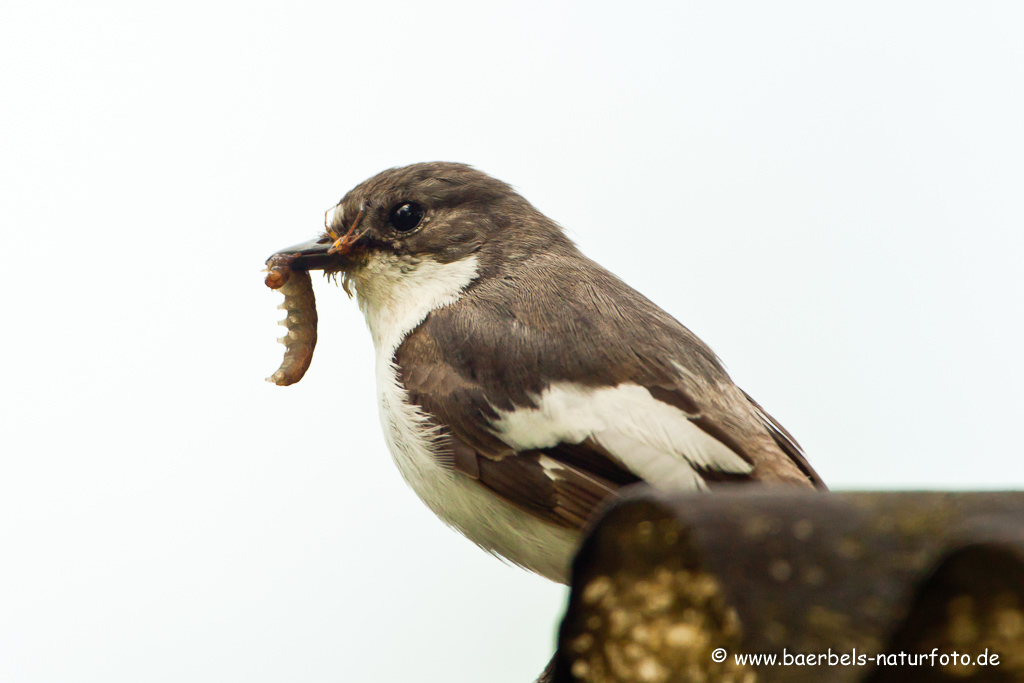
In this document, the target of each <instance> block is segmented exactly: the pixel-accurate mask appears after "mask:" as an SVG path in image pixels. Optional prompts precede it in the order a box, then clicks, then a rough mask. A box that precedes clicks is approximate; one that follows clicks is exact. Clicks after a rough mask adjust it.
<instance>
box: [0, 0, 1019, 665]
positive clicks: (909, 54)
mask: <svg viewBox="0 0 1024 683" xmlns="http://www.w3.org/2000/svg"><path fill="white" fill-rule="evenodd" d="M680 4H681V3H674V2H673V3H669V2H665V3H638V2H633V3H625V4H621V3H616V4H614V5H598V4H595V3H592V2H591V3H574V4H568V3H564V4H558V5H557V6H556V5H555V3H522V2H517V3H514V4H506V5H497V4H494V5H492V4H487V3H470V2H467V3H413V2H410V3H373V2H329V3H302V4H298V5H296V4H291V5H290V6H289V7H287V8H286V7H284V6H272V5H268V4H262V3H252V2H247V3H240V2H236V3H232V2H208V1H204V2H179V3H169V4H168V3H164V4H158V3H136V2H90V3H77V2H58V3H53V2H49V3H47V2H38V1H32V2H21V1H17V0H6V2H5V3H4V5H3V9H2V10H0V79H2V80H0V89H2V93H3V94H2V104H0V130H2V135H3V145H2V147H3V149H2V151H0V182H2V188H3V189H2V192H0V217H2V222H3V230H2V234H0V241H2V243H0V253H2V255H3V259H4V270H5V277H4V280H5V281H6V283H7V292H8V295H7V302H8V305H7V310H6V315H5V316H4V319H3V323H2V328H0V329H2V336H0V338H2V339H3V341H2V342H0V344H2V345H3V356H4V359H5V364H6V368H5V370H4V373H3V375H4V378H3V383H2V387H3V389H2V396H0V411H2V413H0V414H2V418H0V419H2V421H3V428H2V429H3V455H2V459H0V468H2V471H0V680H3V681H11V682H17V683H22V682H25V683H28V682H33V683H35V682H46V683H51V682H52V683H58V682H60V683H68V682H72V683H79V682H85V681H97V682H99V681H102V682H103V683H119V682H122V681H123V682H129V681H130V682H132V683H135V682H137V681H147V682H150V681H160V682H163V681H167V682H170V681H175V682H176V681H183V680H189V681H211V682H217V683H220V682H226V681H240V682H241V681H245V682H262V681H268V682H269V681H275V682H277V681H303V682H306V681H309V682H318V681H346V682H347V681H408V680H416V681H445V682H450V681H478V680H489V681H498V682H504V681H509V682H516V683H525V682H526V681H530V680H532V676H535V675H536V674H537V673H538V672H539V671H540V669H541V668H542V667H543V665H544V664H545V662H546V661H547V659H548V657H549V656H550V654H551V650H552V646H553V642H554V632H555V626H556V623H557V619H558V615H559V613H560V610H561V608H562V605H563V600H564V593H563V591H562V589H560V588H559V587H556V586H553V585H550V584H548V583H547V582H545V581H544V580H542V579H539V578H536V577H533V576H531V575H528V574H526V573H525V572H522V571H520V570H518V569H514V568H509V567H506V566H504V565H503V564H501V563H500V562H497V561H496V560H494V559H492V558H489V557H487V556H486V555H485V554H484V553H482V552H480V551H479V550H477V549H476V548H475V547H473V546H472V545H471V544H470V543H469V542H468V541H465V540H464V539H462V538H461V537H460V536H458V535H457V534H455V533H454V532H451V531H449V530H447V529H446V528H445V527H444V526H443V525H442V524H441V523H440V522H438V521H437V520H436V519H435V518H434V517H433V515H432V514H431V513H430V512H429V511H427V509H426V508H425V507H423V506H422V505H421V504H420V503H419V502H418V501H417V500H416V498H415V496H414V495H413V494H412V492H411V491H410V490H409V489H408V488H407V487H406V486H405V484H404V483H403V482H402V480H401V478H400V476H399V474H398V471H397V470H396V469H395V468H394V466H393V464H392V463H391V461H390V457H389V456H388V454H387V452H386V450H385V446H384V442H383V439H382V436H381V432H380V428H379V425H378V421H377V412H376V407H375V399H374V386H373V373H372V362H373V354H372V347H371V343H370V338H369V334H368V333H367V332H366V330H365V327H364V323H363V320H362V317H361V316H360V314H359V313H358V311H357V309H356V306H355V304H354V302H351V301H349V300H348V299H347V298H346V297H345V296H344V294H343V293H342V292H341V291H340V290H339V289H337V288H336V287H335V286H334V285H333V284H330V283H328V282H325V281H322V280H320V279H319V278H317V279H316V288H317V294H318V298H319V311H320V316H321V325H320V345H319V346H318V348H317V353H316V357H315V358H314V361H313V365H312V367H311V369H310V371H309V373H308V374H307V376H306V378H305V379H304V380H303V381H302V383H301V384H299V385H296V386H294V387H291V388H279V387H275V386H272V385H270V384H267V383H266V382H264V381H263V378H264V377H266V376H267V375H269V374H270V373H271V372H272V371H273V370H274V369H275V368H276V367H277V365H278V363H279V361H280V358H281V353H282V347H281V346H279V345H278V344H276V343H275V342H274V339H275V338H276V337H277V336H279V335H280V333H281V328H278V327H277V326H276V324H275V322H276V320H277V319H278V318H279V317H280V315H281V312H280V311H278V310H277V309H276V308H275V307H276V305H277V304H278V303H279V301H280V298H281V297H280V295H279V294H276V293H273V292H270V291H269V290H267V289H266V288H265V287H264V286H263V282H262V280H263V275H262V274H261V273H260V270H261V268H262V263H263V261H264V259H265V258H266V257H267V256H268V255H270V254H271V253H273V252H274V251H276V250H277V249H279V248H282V247H285V246H288V245H291V244H294V243H296V242H300V241H303V240H306V239H308V238H310V237H313V236H315V235H316V234H317V233H318V231H319V230H321V229H322V227H323V214H324V211H325V210H326V209H327V208H329V207H330V206H331V205H332V204H334V203H335V202H336V201H337V200H338V199H339V198H340V197H341V196H342V195H343V194H344V193H345V191H347V190H348V189H349V188H350V187H352V186H353V185H355V184H356V183H358V182H359V181H361V180H363V179H364V178H366V177H368V176H370V175H372V174H374V173H376V172H378V171H380V170H382V169H384V168H387V167H390V166H394V165H400V164H406V163H411V162H416V161H426V160H436V159H443V160H455V161H465V162H469V163H472V164H474V165H476V166H477V167H479V168H481V169H483V170H485V171H487V172H489V173H491V174H493V175H495V176H497V177H499V178H501V179H503V180H506V181H508V182H510V183H512V184H513V185H515V186H516V187H517V188H519V189H520V191H521V192H522V193H523V194H524V195H525V196H526V197H528V198H529V199H530V200H531V201H533V202H534V203H535V204H536V205H537V206H538V207H539V208H540V209H541V210H542V211H544V212H545V213H547V214H548V215H549V216H551V217H552V218H554V219H555V220H557V221H559V222H560V223H561V224H562V225H564V226H566V228H567V229H568V230H569V231H570V232H571V234H572V235H573V237H574V238H575V239H576V240H577V241H578V242H579V244H580V245H581V246H582V248H583V249H584V251H585V252H586V253H588V254H589V255H590V256H592V257H594V258H595V259H597V260H598V261H599V262H601V263H603V264H604V265H606V266H608V267H609V268H610V269H611V270H612V271H614V272H616V273H617V274H619V275H620V276H622V277H623V278H624V279H625V280H626V281H627V282H629V283H631V284H632V285H633V286H635V287H636V288H638V289H639V290H640V291H642V292H644V293H645V294H647V295H648V296H650V297H651V298H652V299H654V300H655V301H656V302H658V303H659V304H660V305H661V306H663V307H664V308H665V309H666V310H668V311H669V312H670V313H672V314H673V315H675V316H676V317H677V318H679V319H680V320H681V321H683V322H684V323H685V324H686V325H687V326H689V327H690V328H691V329H693V330H694V331H695V332H696V333H697V334H699V335H700V336H701V337H703V338H704V339H705V340H706V341H707V342H708V343H709V344H711V346H712V347H713V348H714V349H715V350H716V351H717V352H718V353H719V355H720V356H721V357H722V358H723V359H724V360H725V362H726V364H727V365H728V367H729V369H730V371H731V372H732V374H733V377H734V379H736V381H737V382H738V383H739V384H740V385H741V386H743V387H744V388H746V389H747V390H748V391H749V392H750V393H751V394H753V395H754V396H755V397H756V398H757V399H758V400H759V401H760V402H761V403H762V404H763V405H764V406H765V407H766V408H767V409H768V410H769V411H770V412H772V413H773V414H775V415H776V417H778V418H779V419H780V420H781V421H782V422H783V424H785V425H786V426H787V427H788V428H789V429H790V430H791V431H793V432H794V434H796V435H797V437H798V438H799V439H800V440H801V442H802V443H803V445H804V446H805V447H806V449H807V451H808V453H809V455H810V459H811V461H812V463H813V464H814V465H815V467H816V468H817V469H818V471H819V472H820V473H821V474H822V476H823V477H824V478H825V479H826V481H828V482H829V483H830V484H831V485H832V487H833V488H851V487H858V488H860V487H867V488H917V487H929V488H932V487H938V488H946V487H952V488H1020V487H1022V486H1024V460H1022V457H1024V453H1022V448H1021V445H1020V426H1019V425H1020V423H1021V414H1022V410H1024V398H1022V396H1024V391H1022V387H1021V382H1022V379H1024V361H1022V357H1021V352H1020V348H1021V346H1022V336H1024V335H1022V333H1024V324H1022V310H1024V306H1022V304H1024V276H1022V270H1024V268H1022V263H1021V261H1022V255H1024V40H1022V39H1021V36H1022V35H1024V8H1022V6H1021V5H1020V4H1019V3H1012V2H1006V3H998V2H986V3H941V2H919V3H893V2H884V3H874V4H866V3H861V2H858V3H849V4H847V5H846V6H845V8H842V7H839V6H837V5H836V4H835V3H818V2H807V3H788V4H785V3H723V2H715V3H710V2H708V3H701V4H698V5H694V4H686V5H684V6H679V5H680Z"/></svg>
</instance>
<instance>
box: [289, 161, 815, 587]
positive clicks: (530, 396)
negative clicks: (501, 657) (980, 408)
mask: <svg viewBox="0 0 1024 683" xmlns="http://www.w3.org/2000/svg"><path fill="white" fill-rule="evenodd" d="M277 255H286V256H287V257H288V258H289V259H291V263H292V264H293V267H295V268H305V269H310V270H323V271H325V272H326V273H327V274H328V275H331V276H335V277H336V278H340V279H341V284H342V287H343V288H344V291H345V292H346V293H348V294H349V295H350V296H352V295H353V294H354V296H355V298H356V300H357V302H358V305H359V308H360V309H361V311H362V313H363V315H364V316H365V319H366V323H367V326H368V327H369V331H370V334H371V336H372V338H373V345H374V349H375V355H376V362H375V374H376V385H377V387H376V390H377V405H378V410H379V415H380V421H381V424H382V426H383V430H384V437H385V441H386V443H387V446H388V449H389V450H390V453H391V455H392V457H393V459H394V461H395V463H396V464H397V466H398V469H399V471H400V472H401V474H402V476H403V477H404V479H405V481H406V482H407V483H408V484H409V485H410V486H411V488H412V489H413V490H414V491H415V493H416V494H417V495H418V496H419V498H420V499H421V500H422V501H423V502H424V503H425V504H426V506H427V507H428V508H430V509H431V510H432V511H433V512H434V513H435V514H436V515H437V516H438V517H440V518H441V519H442V520H443V521H444V522H445V523H446V524H448V525H449V526H451V527H453V528H455V529H456V530H458V531H459V532H461V533H462V534H463V535H465V536H466V537H467V538H469V539H470V540H471V541H473V542H474V543H476V544H477V545H478V546H480V547H481V548H483V549H484V550H486V551H488V552H490V553H492V554H494V555H497V556H499V557H501V558H504V559H505V560H507V561H509V562H512V563H514V564H516V565H519V566H521V567H524V568H526V569H528V570H531V571H533V572H536V573H537V574H539V575H541V576H544V577H546V578H548V579H551V580H552V581H556V582H560V583H566V582H567V581H568V577H569V571H570V565H571V561H572V557H573V554H574V551H575V549H576V546H577V544H578V543H579V541H580V537H581V533H582V530H583V529H584V527H585V525H586V524H587V522H588V521H589V520H590V518H591V516H592V515H593V514H594V512H595V511H596V510H597V509H598V508H599V507H600V506H602V504H604V503H605V502H606V501H607V500H608V499H609V498H613V497H615V496H616V495H618V492H619V491H620V490H621V489H622V488H623V487H626V486H629V485H631V484H637V483H641V482H643V483H646V484H648V485H650V486H652V487H654V488H655V489H658V490H663V491H673V492H675V491H709V492H712V493H713V492H714V491H715V490H720V489H721V488H723V487H726V486H731V485H737V484H742V483H760V484H779V485H789V486H796V487H803V488H807V489H815V488H817V489H824V488H825V485H824V483H823V482H822V480H821V478H820V477H819V476H818V474H817V473H816V472H815V471H814V469H812V467H811V466H810V464H809V463H808V461H807V458H806V456H805V454H804V452H803V451H802V450H801V448H800V446H799V445H798V444H797V442H796V440H795V439H794V438H793V437H792V435H790V433H789V432H787V431H786V429H785V428H783V427H782V426H781V425H780V424H779V423H778V422H777V421H776V420H775V419H774V418H772V417H771V416H770V415H769V414H768V413H767V412H766V411H765V410H764V409H763V408H762V407H761V406H760V405H758V403H757V402H756V401H754V399H753V398H751V397H750V396H749V395H748V394H746V393H745V392H744V391H743V390H742V389H740V388H739V387H737V386H736V385H735V384H734V383H733V381H732V380H731V378H730V377H729V375H728V373H727V372H726V370H725V369H724V366H723V364H722V362H721V361H720V360H719V359H718V357H717V356H716V355H715V354H714V352H712V351H711V349H710V348H709V347H708V346H707V345H706V344H705V343H704V342H702V341H701V340H700V339H699V338H698V337H697V336H696V335H695V334H693V333H692V332H691V331H690V330H689V329H687V328H686V327H684V326H683V325H682V324H681V323H679V322H678V321H677V320H676V319H675V318H673V317H672V316H671V315H669V314H668V313H666V312H665V311H664V310H662V309H661V308H659V307H658V306H657V305H655V304H654V303H652V302H651V301H650V300H649V299H647V298H646V297H644V296H643V295H642V294H640V293H639V292H637V291H636V290H634V289H633V288H632V287H630V286H629V285H627V284H626V283H625V282H624V281H622V280H621V279H620V278H618V277H616V276H615V275H613V274H612V273H611V272H609V271H608V270H606V269H605V268H603V267H602V266H600V265H599V264H597V263H596V262H594V261H592V260H591V259H589V258H587V257H586V256H585V255H584V254H583V253H582V252H581V251H580V250H579V249H578V248H577V246H576V245H575V244H574V243H573V241H572V240H571V239H570V238H569V237H568V236H567V235H566V233H565V232H564V230H563V229H562V228H561V227H560V226H559V225H558V224H557V223H556V222H555V221H553V220H551V219H550V218H548V217H547V216H545V215H544V214H543V213H541V212H540V211H539V210H538V209H536V208H535V207H534V206H533V205H532V204H530V202H529V201H527V200H526V199H525V198H524V197H523V196H521V195H520V194H519V193H518V192H516V191H515V190H514V189H513V188H512V187H511V186H510V185H508V184H506V183H505V182H502V181H500V180H498V179H496V178H493V177H491V176H490V175H488V174H486V173H484V172H482V171H479V170H477V169H476V168H474V167H472V166H469V165H466V164H461V163H454V162H428V163H417V164H412V165H409V166H404V167H398V168H392V169H389V170H386V171H383V172H381V173H379V174H377V175H375V176H373V177H371V178H369V179H368V180H366V181H364V182H362V183H360V184H359V185H357V186H356V187H355V188H353V189H352V190H350V191H349V192H348V193H347V194H345V196H344V197H343V198H342V199H341V201H340V202H338V204H337V205H336V206H335V207H333V208H332V209H331V210H329V211H328V213H327V216H326V218H325V232H324V233H323V234H320V235H318V236H317V237H316V238H314V239H312V240H310V241H309V242H305V243H303V244H299V245H296V246H295V247H290V248H288V249H286V250H282V251H281V252H278V254H277Z"/></svg>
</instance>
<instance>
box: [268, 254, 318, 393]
mask: <svg viewBox="0 0 1024 683" xmlns="http://www.w3.org/2000/svg"><path fill="white" fill-rule="evenodd" d="M294 260H295V255H294V254H278V255H275V256H271V257H270V259H269V260H268V261H267V271H268V272H267V278H266V284H267V287H270V288H271V289H277V290H280V292H281V293H282V294H284V302H283V303H282V304H281V305H280V306H278V308H280V309H283V310H284V311H286V312H287V315H286V316H285V318H284V319H283V320H281V321H280V322H279V323H278V324H279V325H283V326H284V327H285V329H286V330H288V332H287V333H286V334H285V335H284V336H283V337H281V338H280V339H278V341H279V342H281V343H282V344H284V360H282V361H281V367H279V368H278V369H277V371H276V372H274V374H273V375H271V376H270V377H268V378H267V381H268V382H273V383H274V384H276V385H278V386H282V387H286V386H288V385H289V384H295V383H296V382H298V381H299V380H300V379H302V376H303V375H305V374H306V370H308V369H309V363H310V361H312V360H313V349H314V348H315V347H316V323H317V316H316V297H314V296H313V283H312V281H311V280H310V278H309V271H306V270H292V262H293V261H294Z"/></svg>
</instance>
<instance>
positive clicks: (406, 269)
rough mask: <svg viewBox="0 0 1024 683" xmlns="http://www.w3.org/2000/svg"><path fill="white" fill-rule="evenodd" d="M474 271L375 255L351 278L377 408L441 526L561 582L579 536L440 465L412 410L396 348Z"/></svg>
mask: <svg viewBox="0 0 1024 683" xmlns="http://www.w3.org/2000/svg"><path fill="white" fill-rule="evenodd" d="M477 271H478V262H477V258H476V257H475V256H470V257H468V258H466V259H463V260H461V261H455V262H452V263H447V264H441V263H438V262H436V261H433V260H430V259H411V258H402V257H397V256H379V257H377V258H376V259H375V260H373V261H371V263H370V264H369V265H367V266H366V267H365V268H363V269H361V270H359V271H357V272H354V273H352V275H351V281H352V284H353V285H354V286H355V288H356V293H357V297H358V300H359V307H360V309H361V310H362V311H363V315H364V316H365V317H366V323H367V325H368V326H369V328H370V334H371V335H372V336H373V343H374V347H375V350H376V355H377V366H376V369H377V405H378V409H379V411H380V420H381V425H382V426H383V428H384V439H385V441H386V442H387V445H388V449H389V450H390V451H391V455H392V457H393V458H394V460H395V463H396V464H397V465H398V469H399V471H401V473H402V476H403V477H404V478H405V480H406V482H408V484H409V485H410V486H411V487H412V489H413V490H414V491H415V492H416V494H417V495H418V496H419V497H420V499H421V500H422V501H423V502H424V503H425V504H426V505H427V507H429V508H430V509H431V510H433V511H434V513H435V514H437V516H438V517H440V518H441V519H442V520H443V521H444V522H445V523H447V524H449V525H450V526H452V527H454V528H456V529H458V530H459V531H460V532H462V533H463V534H465V536H466V537H467V538H469V539H470V540H471V541H473V542H474V543H476V544H477V545H479V546H480V547H482V548H483V549H485V550H487V551H488V552H491V553H495V554H497V555H500V556H502V557H505V558H507V559H509V560H511V561H512V562H514V563H516V564H518V565H520V566H523V567H526V568H527V569H531V570H533V571H535V572H537V573H538V574H541V575H542V576H546V577H547V578H549V579H551V580H553V581H559V582H563V583H564V582H565V580H566V576H567V572H568V569H569V563H570V561H571V557H572V553H573V551H574V550H575V545H576V541H577V533H576V532H574V531H572V530H569V529H565V528H562V527H557V526H554V525H552V524H548V523H546V522H543V521H541V520H539V519H537V518H536V517H533V516H532V515H529V514H527V513H525V512H523V511H521V510H519V509H518V508H516V507H514V506H512V505H510V504H509V503H507V502H505V501H504V500H503V499H501V498H499V497H498V496H496V495H494V494H493V493H491V492H490V491H488V490H487V489H485V488H484V487H483V486H481V485H480V484H478V483H477V482H475V481H473V480H472V479H470V478H469V477H466V476H464V475H461V474H458V473H456V472H455V471H454V470H452V469H450V468H446V467H444V466H442V465H441V464H440V461H439V460H438V459H437V457H436V456H435V453H436V450H437V443H438V433H437V428H436V426H435V425H432V424H431V422H430V420H429V418H428V417H427V416H426V415H424V414H423V412H422V411H421V410H420V409H419V407H418V406H414V405H411V404H410V403H409V400H408V395H407V393H406V391H405V388H404V387H403V386H402V384H401V382H400V381H399V379H398V371H397V368H396V367H395V364H394V354H395V350H396V349H397V348H398V346H399V345H400V344H401V343H402V340H404V339H405V337H406V335H408V334H409V332H411V331H412V330H414V329H415V328H416V327H417V326H418V325H419V324H420V323H421V322H423V320H424V319H425V318H426V317H427V314H429V313H430V311H432V310H434V309H437V308H441V307H443V306H448V305H450V304H452V303H454V302H455V301H457V300H458V299H459V297H460V296H461V295H462V292H463V290H464V289H465V288H466V286H468V285H469V283H470V282H472V281H473V280H474V279H475V278H476V276H477Z"/></svg>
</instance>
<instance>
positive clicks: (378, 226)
mask: <svg viewBox="0 0 1024 683" xmlns="http://www.w3.org/2000/svg"><path fill="white" fill-rule="evenodd" d="M324 226H325V231H324V233H323V234H322V235H320V236H319V237H318V238H316V239H313V240H310V241H309V242H305V243H303V244H298V245H295V246H294V247H289V248H288V249H282V250H281V251H280V252H278V254H275V256H277V255H280V254H294V255H295V259H294V261H293V262H292V263H293V267H295V268H299V269H303V270H324V271H326V272H327V273H338V274H341V275H342V277H343V282H344V284H345V285H346V291H348V284H349V283H350V282H353V283H355V285H356V287H357V288H359V287H360V286H361V284H362V283H363V282H364V281H365V280H366V279H367V278H371V277H375V276H376V275H379V274H381V273H382V271H402V270H404V269H408V268H415V267H416V266H417V264H420V263H422V262H424V261H431V262H434V263H437V264H442V265H443V264H449V263H453V262H456V261H463V260H465V259H467V258H470V257H474V258H475V259H476V262H477V263H478V264H479V267H480V269H481V270H484V269H488V268H495V267H500V265H501V264H507V263H508V262H509V261H514V260H516V259H520V258H525V257H527V256H529V255H530V254H531V253H536V251H537V250H542V249H545V248H547V247H548V246H549V245H550V244H551V243H552V242H559V243H565V244H568V239H567V238H565V236H564V235H563V234H562V232H561V229H560V228H558V226H557V225H556V224H555V223H554V222H552V221H550V220H549V219H547V218H546V217H545V216H544V215H543V214H541V213H540V212H539V211H537V210H536V209H535V208H534V207H533V206H532V205H531V204H530V203H529V202H527V201H526V200H525V199H524V198H523V197H521V196H520V195H519V194H518V193H517V192H515V190H513V189H512V188H511V187H510V186H509V185H507V184H505V183H503V182H501V181H500V180H496V179H495V178H492V177H490V176H489V175H487V174H486V173H483V172H481V171H478V170H476V169H474V168H472V167H470V166H467V165H465V164H458V163H449V162H432V163H421V164H413V165H411V166H404V167H401V168H393V169H389V170H387V171H384V172H382V173H379V174H377V175H375V176H373V177H372V178H370V179H368V180H366V181H364V182H362V183H360V184H359V185H357V186H356V187H354V188H353V189H352V190H350V191H349V192H348V193H347V194H346V195H345V196H344V197H343V198H342V200H341V201H340V202H338V204H337V205H335V206H334V207H333V208H331V209H330V210H329V211H328V212H327V215H326V219H325V221H324Z"/></svg>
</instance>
